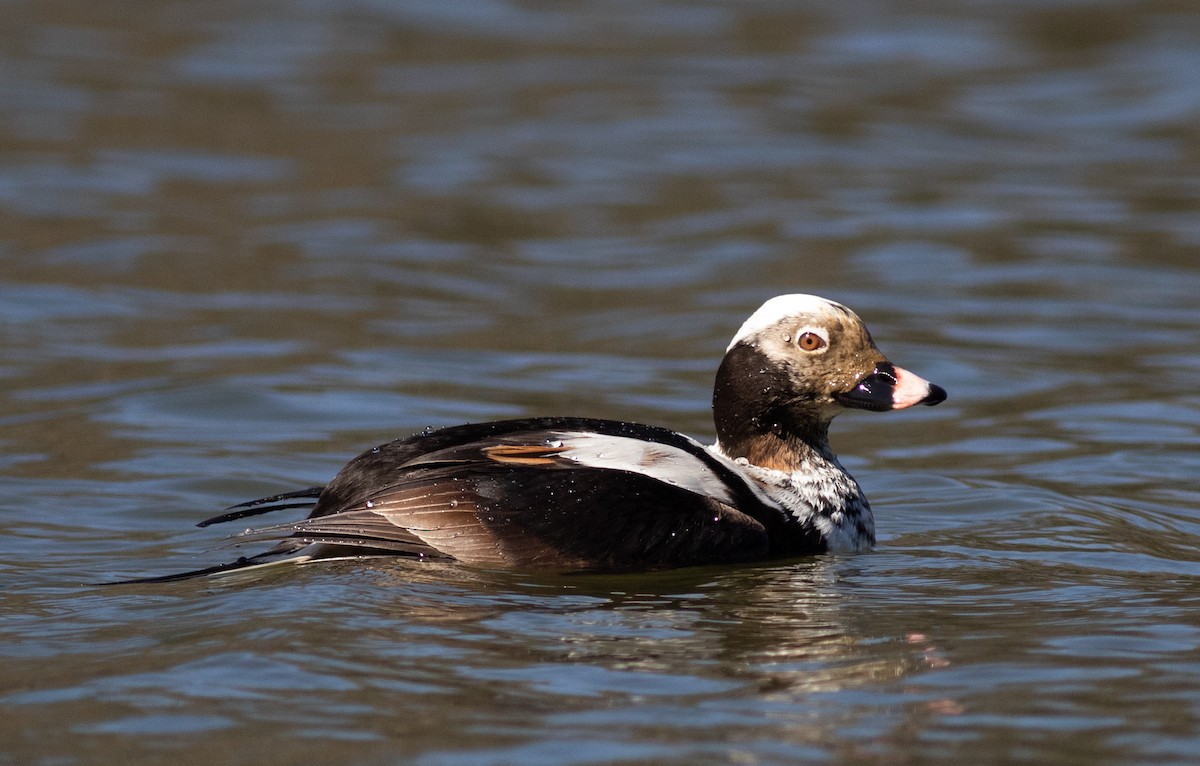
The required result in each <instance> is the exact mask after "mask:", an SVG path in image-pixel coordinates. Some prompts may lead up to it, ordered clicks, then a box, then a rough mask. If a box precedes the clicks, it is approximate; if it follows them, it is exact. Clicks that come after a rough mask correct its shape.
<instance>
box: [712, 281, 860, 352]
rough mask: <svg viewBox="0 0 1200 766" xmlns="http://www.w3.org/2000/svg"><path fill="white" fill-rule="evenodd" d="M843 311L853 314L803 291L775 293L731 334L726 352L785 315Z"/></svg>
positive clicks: (830, 315) (796, 315) (798, 315)
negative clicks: (785, 293)
mask: <svg viewBox="0 0 1200 766" xmlns="http://www.w3.org/2000/svg"><path fill="white" fill-rule="evenodd" d="M843 312H845V313H846V314H849V315H850V316H852V317H853V316H855V314H854V312H853V311H850V309H848V308H846V307H845V306H843V305H842V304H840V303H836V302H834V301H831V300H827V299H825V298H822V297H820V296H817V295H805V294H803V293H793V294H791V295H777V296H775V297H774V298H772V299H770V300H769V301H767V302H766V303H764V304H763V305H762V306H760V307H759V309H758V311H755V312H754V313H753V314H751V315H750V318H749V319H747V320H746V321H745V322H744V323H743V324H742V328H741V329H740V330H738V331H737V335H734V336H733V340H731V341H730V342H729V345H728V346H727V347H726V348H725V351H726V352H728V351H729V349H731V348H733V347H734V346H736V345H737V344H738V343H740V342H741V341H744V340H747V339H749V338H752V337H754V336H755V335H758V334H760V333H762V332H763V331H765V330H766V329H767V328H769V327H771V326H773V325H775V324H778V323H779V322H780V321H782V320H784V319H786V318H787V317H793V316H795V317H800V316H803V317H809V318H812V317H820V316H829V317H836V316H838V315H840V314H842V313H843Z"/></svg>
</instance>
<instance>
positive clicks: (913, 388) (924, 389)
mask: <svg viewBox="0 0 1200 766" xmlns="http://www.w3.org/2000/svg"><path fill="white" fill-rule="evenodd" d="M894 369H895V372H896V386H895V388H894V389H893V391H892V409H896V410H902V409H904V408H905V407H911V406H913V405H914V404H920V403H921V402H922V401H924V400H925V397H927V396H929V393H930V388H929V381H928V380H925V379H924V378H922V377H921V376H920V375H914V374H913V373H911V372H909V371H908V370H906V369H904V368H903V367H895V368H894Z"/></svg>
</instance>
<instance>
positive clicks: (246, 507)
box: [196, 487, 325, 527]
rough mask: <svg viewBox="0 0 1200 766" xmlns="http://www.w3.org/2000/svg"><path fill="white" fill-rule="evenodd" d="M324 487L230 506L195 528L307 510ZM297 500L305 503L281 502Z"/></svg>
mask: <svg viewBox="0 0 1200 766" xmlns="http://www.w3.org/2000/svg"><path fill="white" fill-rule="evenodd" d="M324 490H325V488H324V487H309V488H308V489H300V490H296V491H295V492H284V493H283V494H280V495H271V496H270V497H261V498H259V499H258V500H249V501H247V502H245V503H238V504H237V505H231V506H229V507H228V508H226V509H225V513H222V514H221V515H220V516H213V517H212V518H211V519H205V520H204V521H202V522H200V523H199V524H197V525H196V526H198V527H207V526H211V525H213V524H223V523H225V522H226V521H236V520H238V519H244V518H246V517H248V516H260V515H262V514H264V513H271V512H272V511H283V510H287V509H289V508H308V507H310V506H312V504H313V502H315V501H316V499H317V498H318V497H320V495H321V492H323V491H324ZM297 498H306V499H307V500H306V502H302V503H283V502H280V501H281V500H295V499H297Z"/></svg>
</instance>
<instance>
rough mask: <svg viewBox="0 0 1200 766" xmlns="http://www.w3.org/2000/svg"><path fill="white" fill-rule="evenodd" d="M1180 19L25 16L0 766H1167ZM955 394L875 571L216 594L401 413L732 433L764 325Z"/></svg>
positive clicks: (170, 8) (6, 376)
mask: <svg viewBox="0 0 1200 766" xmlns="http://www.w3.org/2000/svg"><path fill="white" fill-rule="evenodd" d="M1198 71H1200V12H1198V11H1196V10H1195V9H1193V8H1192V7H1191V6H1189V5H1187V4H1179V3H1170V2H1124V3H1090V2H1083V3H1076V2H1071V3H1067V2H1063V3H1057V2H1052V3H1007V4H999V5H998V6H997V7H990V6H988V5H987V4H979V3H949V2H912V3H905V2H899V3H893V4H890V5H882V4H874V3H858V2H849V3H838V4H834V3H810V4H802V3H795V4H793V3H780V2H766V1H763V2H759V1H758V0H754V1H752V2H743V3H736V4H720V3H705V2H679V3H667V2H636V3H635V2H619V1H615V0H614V1H613V2H604V3H539V2H528V3H518V2H506V1H504V0H497V1H496V2H479V3H449V4H448V3H442V2H434V1H432V0H430V1H428V2H394V3H390V2H348V3H345V2H339V3H334V2H321V1H320V0H317V1H315V2H286V1H285V2H269V3H251V4H246V3H224V2H217V3H198V4H197V3H183V2H163V3H128V4H124V5H116V6H105V5H99V6H97V5H95V4H92V3H83V2H69V1H67V0H50V2H37V3H34V2H20V1H18V2H15V3H8V4H7V5H6V7H5V22H4V24H3V29H2V30H0V444H2V445H3V449H2V450H0V484H2V486H3V490H4V492H3V495H4V498H5V500H4V501H3V503H2V505H0V578H2V581H3V588H2V589H0V656H3V657H4V659H5V661H4V663H3V667H2V668H0V763H12V764H18V763H19V764H76V763H78V764H83V763H99V762H123V763H135V762H152V763H164V762H171V763H177V764H178V763H222V762H241V763H247V762H274V763H297V762H301V761H303V762H308V763H331V762H336V763H356V764H357V763H416V764H430V765H432V764H439V765H440V764H510V763H511V764H585V763H587V764H590V763H647V764H648V763H655V764H665V763H673V764H697V763H748V764H776V763H778V764H784V763H807V762H813V763H820V762H843V763H859V762H861V763H873V762H887V763H956V764H957V763H963V762H973V763H990V762H996V763H1001V762H1002V763H1019V762H1030V763H1033V762H1044V763H1056V764H1109V763H1113V764H1115V763H1145V762H1155V763H1187V762H1192V761H1193V759H1194V758H1195V754H1196V753H1197V752H1200V595H1198V593H1200V588H1198V587H1197V586H1198V585H1200V513H1198V509H1197V506H1198V505H1200V484H1197V476H1198V475H1200V455H1198V451H1197V445H1198V442H1200V438H1198V436H1200V394H1197V391H1198V390H1200V386H1198V383H1200V354H1198V353H1197V352H1198V351H1200V340H1198V339H1200V310H1198V302H1197V295H1200V260H1198V252H1200V216H1198V215H1197V211H1198V209H1200V128H1198V127H1197V126H1200V78H1197V76H1196V73H1197V72H1198ZM795 291H803V292H815V293H818V294H822V295H826V296H828V297H831V298H834V299H837V300H841V301H843V302H845V303H847V304H849V305H851V306H852V307H854V308H855V309H856V310H857V311H858V312H859V313H860V314H862V315H863V316H864V318H866V320H867V321H868V323H869V324H870V326H871V328H872V331H873V333H874V335H875V338H876V340H877V341H878V342H879V344H880V345H881V346H882V348H883V349H884V351H885V352H887V353H888V354H889V355H890V356H891V357H892V358H893V359H894V360H895V361H896V362H897V363H899V364H903V365H904V366H906V367H909V368H911V369H913V370H915V371H918V372H919V373H920V374H922V375H924V376H926V377H928V378H930V379H932V380H934V381H935V382H938V383H940V384H942V385H943V386H945V387H946V388H947V389H948V390H949V391H950V394H951V398H950V400H949V401H948V402H946V403H945V404H944V405H942V406H940V407H937V408H934V409H929V410H925V409H924V408H922V411H920V412H914V411H908V412H903V413H895V414H890V415H874V414H870V413H855V414H851V415H847V416H844V417H843V418H841V419H840V420H839V421H838V422H837V423H835V427H834V440H835V446H836V447H837V448H838V449H839V451H840V452H841V454H842V455H843V457H844V462H845V463H846V464H847V466H848V467H850V469H851V470H852V471H853V472H855V474H856V475H857V476H858V477H859V479H860V481H861V482H862V484H863V485H864V487H865V489H866V491H867V493H868V495H869V496H870V497H871V499H872V501H873V504H874V506H875V508H876V513H877V517H878V525H879V532H880V541H879V546H878V550H877V551H876V552H874V553H872V554H868V555H862V556H853V557H840V556H825V557H818V558H812V559H802V560H794V561H784V562H777V563H771V564H764V565H755V566H743V567H730V568H711V569H709V568H701V569H691V570H682V571H677V572H668V573H656V574H647V575H636V576H635V575H623V576H613V577H601V576H575V577H560V576H551V575H545V576H532V575H524V574H513V573H495V572H485V571H476V570H473V569H470V568H466V567H460V566H453V565H433V564H421V563H413V562H404V561H397V562H385V563H371V564H335V565H329V566H321V567H310V568H304V569H298V570H293V571H289V572H278V573H273V574H270V575H266V576H262V577H257V578H242V579H226V580H221V581H190V582H184V583H177V584H172V585H159V586H132V587H125V588H94V587H89V586H87V585H85V583H89V582H93V581H97V580H101V581H102V580H108V579H116V578H119V577H123V576H135V575H142V574H162V573H166V572H171V571H175V570H178V569H181V568H189V567H194V566H202V565H206V564H209V563H215V562H217V561H220V560H224V559H225V558H227V557H228V556H230V555H231V553H230V551H229V550H227V549H220V550H212V548H213V546H214V545H216V543H217V541H218V538H219V536H220V532H219V530H218V531H216V532H214V531H213V530H197V529H195V528H194V527H193V526H192V524H194V523H195V522H196V521H199V520H200V519H202V518H205V517H206V516H208V515H211V514H212V513H214V512H215V511H217V510H219V509H220V508H222V507H224V506H226V505H229V504H230V503H233V502H237V501H240V500H244V499H247V498H251V497H258V496H261V495H266V494H270V493H273V492H276V491H282V490H286V489H292V488H298V487H305V486H311V485H313V484H318V483H321V482H324V481H326V480H327V479H328V478H329V477H330V476H331V475H332V474H333V473H334V471H336V470H337V468H338V467H340V465H341V464H342V463H343V462H344V461H345V460H346V459H347V458H349V457H350V456H352V455H354V454H356V453H357V452H359V451H361V450H362V449H364V448H366V447H368V446H371V445H373V444H376V443H379V442H382V441H385V440H387V439H390V438H393V437H395V436H399V435H405V434H408V433H410V432H413V431H415V430H419V429H420V428H423V427H425V426H429V425H435V426H436V425H450V424H454V423H459V422H464V421H478V420H484V419H491V418H498V417H509V416H524V415H535V414H581V415H592V416H601V417H613V418H625V419H635V420H641V421H648V422H653V423H657V424H661V425H665V426H670V427H673V428H676V429H680V430H683V431H686V432H688V433H692V434H694V435H696V436H698V437H700V438H703V439H706V440H708V439H711V436H712V426H711V423H710V417H709V411H708V401H709V397H710V393H711V388H710V387H711V379H712V375H713V372H714V370H715V368H716V365H717V362H718V361H719V357H720V354H721V352H722V349H723V348H724V347H725V344H726V342H727V341H728V338H729V337H730V336H731V335H732V333H733V332H734V330H735V329H736V328H737V327H738V325H739V324H740V322H741V321H742V320H743V319H744V318H745V317H746V316H747V315H748V314H749V313H750V312H751V311H752V310H753V309H754V308H755V307H757V305H758V304H759V303H760V302H761V301H762V300H763V299H765V298H767V297H769V296H771V295H774V294H777V293H782V292H795Z"/></svg>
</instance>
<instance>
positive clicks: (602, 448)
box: [551, 431, 735, 505]
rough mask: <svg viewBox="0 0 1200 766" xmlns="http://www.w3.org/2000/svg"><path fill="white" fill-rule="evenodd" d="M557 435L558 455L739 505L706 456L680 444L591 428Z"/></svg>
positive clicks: (699, 445) (700, 447) (590, 465)
mask: <svg viewBox="0 0 1200 766" xmlns="http://www.w3.org/2000/svg"><path fill="white" fill-rule="evenodd" d="M556 436H557V438H558V439H559V440H560V441H561V443H562V445H561V448H560V449H559V450H557V452H558V455H559V456H560V457H564V458H566V459H568V460H571V461H573V462H575V463H578V464H579V465H584V466H589V467H591V468H607V469H609V470H613V471H628V472H630V473H640V474H642V475H644V476H649V477H650V478H652V479H657V480H658V481H662V482H666V483H667V484H672V485H674V486H677V487H680V488H681V489H686V490H688V491H689V492H694V493H696V494H698V495H703V496H705V497H711V498H713V499H714V500H719V501H721V502H722V503H727V504H729V505H734V504H735V500H734V497H733V495H732V493H731V492H730V490H729V486H728V485H727V484H726V483H725V482H724V480H722V479H721V477H719V476H717V474H716V472H714V471H713V470H712V468H711V467H709V466H708V465H707V464H706V463H705V462H704V460H703V459H702V458H699V457H697V456H695V455H693V454H691V453H689V452H686V451H684V450H681V449H679V448H677V447H672V446H670V445H667V444H660V443H658V442H652V441H645V440H643V439H632V438H628V437H624V436H608V435H605V434H598V433H590V432H587V431H566V432H562V433H559V434H556ZM695 445H696V447H697V449H705V447H704V446H703V445H701V444H700V443H699V442H695ZM551 446H556V445H553V444H552V445H551Z"/></svg>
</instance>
